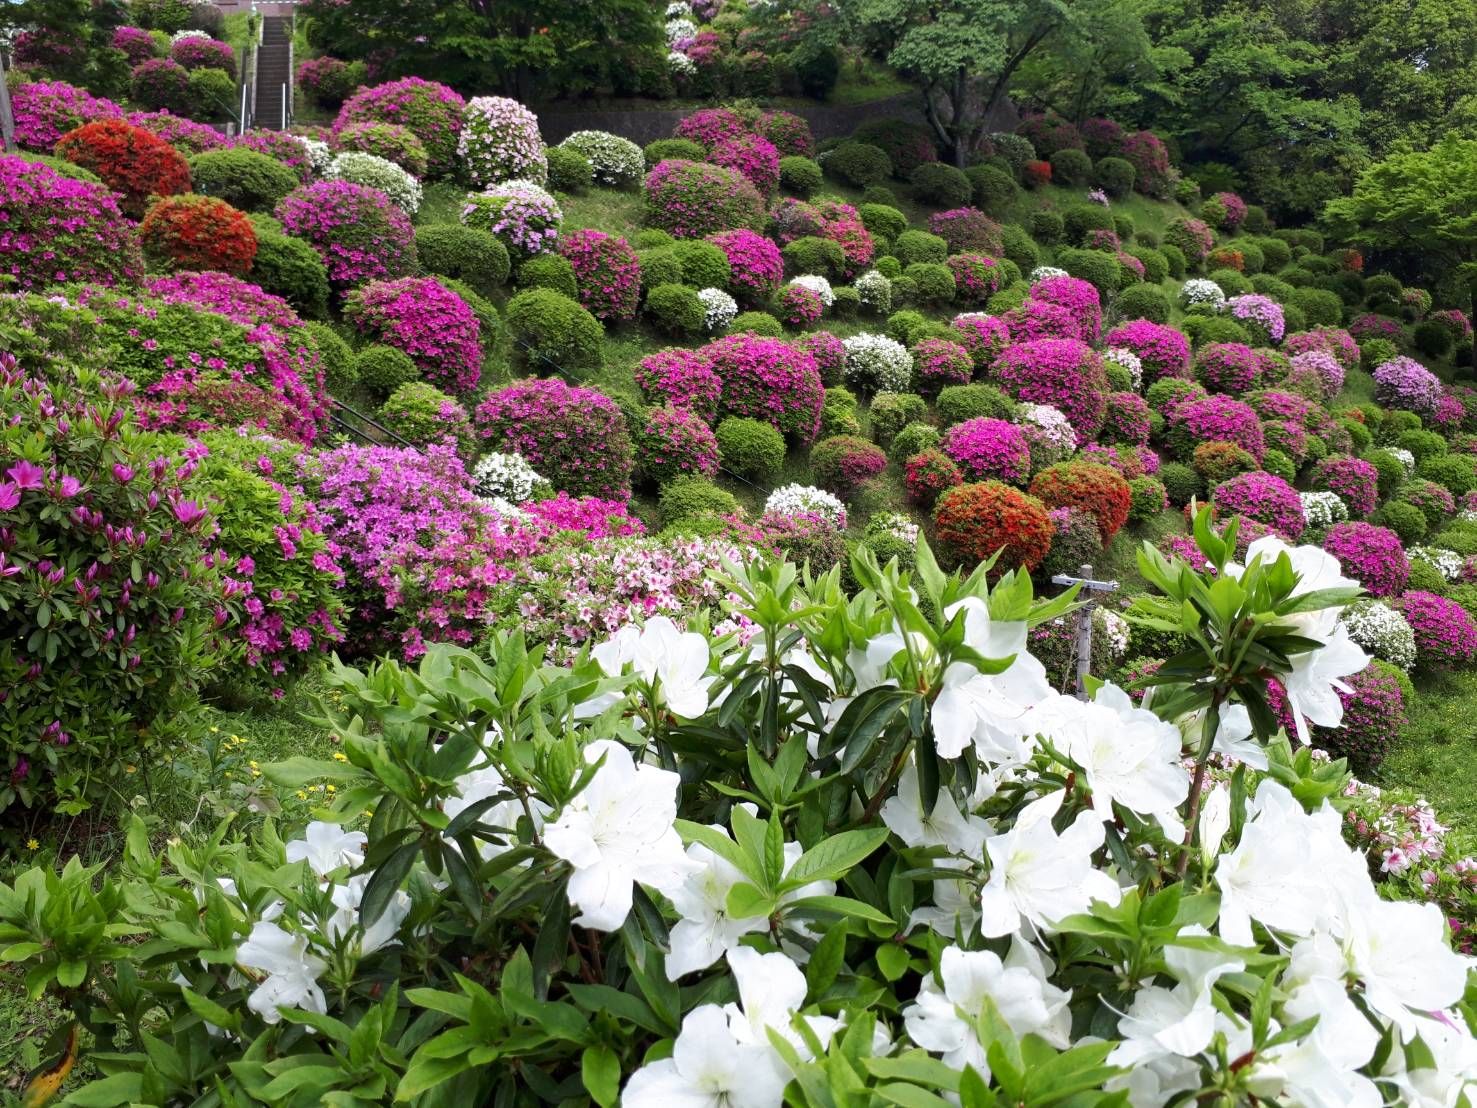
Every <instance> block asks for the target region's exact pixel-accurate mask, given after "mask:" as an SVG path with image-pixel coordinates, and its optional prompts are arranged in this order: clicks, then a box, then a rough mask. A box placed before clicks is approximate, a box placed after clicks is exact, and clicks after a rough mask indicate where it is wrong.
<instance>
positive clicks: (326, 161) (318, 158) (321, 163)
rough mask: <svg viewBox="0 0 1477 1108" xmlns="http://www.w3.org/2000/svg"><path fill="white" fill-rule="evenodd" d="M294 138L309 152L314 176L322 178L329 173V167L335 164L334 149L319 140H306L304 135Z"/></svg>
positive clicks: (309, 161)
mask: <svg viewBox="0 0 1477 1108" xmlns="http://www.w3.org/2000/svg"><path fill="white" fill-rule="evenodd" d="M292 137H293V138H295V139H297V140H298V142H300V143H302V144H303V149H304V150H306V151H307V152H308V165H309V166H310V167H311V168H312V170H313V176H315V177H322V176H323V175H324V174H325V173H327V172H328V167H329V166H330V165H332V164H333V147H331V146H329V145H328V143H326V142H322V141H320V140H318V139H313V138H304V137H303V136H302V135H293V136H292Z"/></svg>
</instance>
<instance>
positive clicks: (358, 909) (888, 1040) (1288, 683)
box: [0, 513, 1477, 1108]
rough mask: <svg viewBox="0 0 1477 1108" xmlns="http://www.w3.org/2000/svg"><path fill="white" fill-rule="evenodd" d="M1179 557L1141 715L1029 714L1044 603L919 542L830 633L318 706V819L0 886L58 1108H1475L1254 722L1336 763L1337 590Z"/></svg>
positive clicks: (1458, 1009)
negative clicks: (73, 1040) (73, 1052)
mask: <svg viewBox="0 0 1477 1108" xmlns="http://www.w3.org/2000/svg"><path fill="white" fill-rule="evenodd" d="M1228 531H1234V525H1232V527H1231V528H1228ZM1196 532H1197V539H1198V541H1199V544H1200V549H1201V554H1202V556H1203V558H1204V560H1205V561H1206V562H1208V563H1210V565H1211V566H1212V567H1213V570H1214V572H1205V573H1200V572H1197V571H1195V570H1194V569H1193V568H1191V567H1190V566H1189V565H1187V564H1186V563H1184V562H1182V561H1174V562H1170V561H1167V560H1165V558H1163V557H1162V556H1160V555H1159V554H1157V553H1156V552H1154V551H1153V550H1152V549H1148V548H1146V549H1145V550H1144V551H1143V553H1142V554H1141V556H1140V570H1141V572H1143V574H1144V576H1145V578H1146V579H1147V580H1148V581H1149V582H1150V583H1151V585H1153V586H1154V587H1155V588H1156V589H1157V590H1158V593H1159V594H1160V595H1156V596H1153V597H1145V598H1140V599H1139V600H1137V601H1135V603H1134V605H1133V606H1132V608H1131V609H1130V610H1129V612H1128V618H1129V619H1131V620H1136V621H1139V622H1142V623H1145V624H1147V625H1148V626H1151V627H1160V628H1165V629H1171V630H1174V631H1177V632H1181V633H1184V634H1185V635H1186V637H1187V641H1188V642H1189V643H1190V646H1189V648H1188V649H1187V650H1186V651H1185V652H1184V653H1182V654H1181V655H1179V656H1177V657H1176V658H1175V659H1173V660H1171V662H1169V663H1166V664H1165V665H1164V666H1162V667H1160V669H1159V670H1158V671H1157V673H1156V674H1155V675H1154V676H1153V677H1151V678H1148V679H1146V681H1145V684H1146V685H1147V686H1148V689H1147V692H1146V694H1145V696H1144V699H1143V701H1142V703H1136V702H1135V700H1134V698H1133V697H1132V696H1131V695H1130V694H1129V693H1128V692H1127V691H1125V690H1123V689H1119V688H1117V687H1115V686H1112V685H1101V686H1099V687H1098V688H1097V689H1096V692H1095V696H1094V698H1093V699H1092V700H1091V701H1090V702H1080V701H1078V700H1076V699H1074V698H1070V697H1065V696H1060V695H1057V694H1055V693H1053V692H1052V690H1051V689H1050V688H1049V687H1048V685H1047V682H1046V678H1045V672H1044V670H1043V668H1042V666H1041V664H1040V663H1039V662H1038V661H1037V660H1036V659H1035V658H1033V657H1032V656H1031V655H1030V654H1029V653H1028V652H1027V650H1026V643H1027V632H1028V629H1029V628H1030V627H1032V626H1035V625H1037V624H1040V623H1042V622H1044V621H1047V620H1050V619H1055V618H1058V617H1060V616H1062V615H1064V614H1066V613H1067V612H1068V611H1070V610H1071V609H1072V607H1073V604H1074V596H1073V594H1072V593H1070V592H1069V593H1066V594H1064V595H1062V596H1061V597H1058V598H1057V599H1055V600H1052V601H1050V602H1042V601H1039V600H1037V599H1035V598H1034V597H1033V596H1032V591H1031V583H1030V580H1029V578H1028V577H1026V576H1024V575H1021V574H1018V573H1007V574H1005V575H1004V576H1003V577H1000V578H999V580H998V581H997V582H995V583H994V585H993V586H991V585H990V583H989V580H988V576H987V574H988V567H986V566H981V567H980V568H979V569H978V570H976V572H974V573H973V574H972V575H970V576H969V577H968V578H961V577H960V576H958V575H954V576H946V575H944V574H943V573H942V572H941V571H940V570H939V568H938V566H937V565H936V563H935V562H934V560H933V557H932V555H931V553H930V552H929V550H928V547H927V546H926V545H922V544H920V545H919V547H918V550H917V570H916V575H915V576H913V577H911V578H910V577H908V576H907V575H904V574H901V573H900V572H899V571H898V570H897V568H896V566H895V565H894V566H889V567H888V568H886V569H882V568H880V567H879V566H878V565H877V563H876V561H875V560H873V559H871V558H869V557H868V556H867V555H865V554H862V555H859V556H858V557H857V558H856V559H855V560H854V562H853V565H852V572H853V574H854V575H855V577H856V579H857V581H858V582H859V583H860V585H861V589H860V591H859V592H858V593H857V594H856V595H855V596H854V597H851V598H848V597H847V596H846V594H845V593H843V591H842V590H841V587H840V571H839V568H838V569H836V570H833V571H832V572H831V573H830V574H828V575H825V576H823V577H820V578H818V579H811V578H809V577H808V576H807V577H805V578H804V579H803V580H802V577H801V574H800V572H799V571H798V570H797V569H796V568H795V567H793V566H790V565H787V564H783V563H773V562H764V561H757V562H754V563H751V564H749V565H748V566H747V567H746V568H743V569H739V568H737V567H732V568H731V571H730V573H729V575H728V576H726V577H725V578H724V579H723V580H722V581H720V582H717V583H716V584H717V587H719V588H720V589H724V590H727V591H731V592H732V593H733V595H735V596H736V597H738V598H739V599H738V601H736V602H735V607H736V609H737V610H738V613H739V614H741V615H742V616H743V618H744V619H745V620H747V621H748V622H749V624H750V625H752V626H753V627H754V628H757V634H756V635H755V637H753V638H752V639H751V640H749V641H748V642H747V643H746V644H743V645H740V644H739V643H738V642H737V641H736V640H735V639H734V638H732V637H727V636H715V635H714V634H712V633H710V632H709V631H708V630H706V628H705V627H703V626H701V625H699V626H695V627H690V628H689V629H688V630H687V631H679V630H678V629H677V628H676V627H675V626H673V625H672V624H671V622H670V621H668V620H666V619H665V618H664V617H657V618H653V619H651V620H649V621H648V622H647V623H646V624H645V625H644V626H643V627H639V628H638V627H634V626H633V627H628V628H625V629H623V630H622V631H621V632H619V633H618V634H617V635H615V636H614V637H612V638H611V639H609V640H607V641H605V642H603V643H601V644H599V645H598V646H596V647H594V648H593V649H592V650H590V651H588V652H586V653H584V654H582V655H581V656H580V657H579V658H577V659H576V660H575V662H574V664H573V665H572V667H570V668H557V667H552V666H548V665H546V664H544V661H543V659H542V657H541V656H540V653H539V651H538V650H536V649H535V650H530V649H529V648H528V646H527V645H526V644H525V643H524V642H523V640H522V639H521V638H519V637H518V636H516V635H514V636H508V635H499V636H496V637H495V638H494V639H493V641H492V642H491V644H490V648H489V654H488V656H487V657H486V658H482V657H479V656H476V655H473V654H471V653H468V652H466V651H463V650H460V649H457V648H454V647H448V646H435V647H432V648H431V650H430V651H429V653H428V654H427V655H426V656H425V657H424V658H423V659H422V660H421V662H420V665H419V667H418V668H416V669H414V670H412V669H407V668H403V667H402V666H400V665H399V664H397V663H395V662H391V661H385V662H380V663H378V664H376V665H374V666H373V667H371V668H370V669H369V670H368V671H367V672H361V671H357V670H353V669H349V668H346V667H343V666H336V667H335V668H334V669H333V670H332V671H331V674H330V677H329V685H330V690H331V692H332V693H333V694H334V696H333V698H332V699H333V701H334V705H335V706H334V709H333V714H332V715H331V716H330V717H328V718H326V719H325V720H324V722H325V725H327V726H331V727H332V729H333V733H334V734H335V735H337V736H339V738H340V741H341V747H340V749H341V752H342V755H343V761H336V760H335V761H313V760H309V759H302V758H297V759H293V760H291V761H289V762H286V763H281V764H278V765H274V766H267V767H263V770H264V772H265V773H266V774H267V775H268V776H269V777H270V778H271V779H272V780H274V781H276V782H277V783H279V784H280V785H282V786H284V787H290V788H299V787H302V786H304V785H306V784H307V783H309V782H313V781H322V782H325V783H326V784H331V785H332V786H333V789H334V791H333V792H332V793H331V794H325V796H331V798H332V800H331V802H330V803H328V804H327V805H326V807H325V808H324V809H323V810H322V811H320V812H319V813H318V817H319V818H318V820H317V821H316V822H315V823H314V824H313V825H312V826H310V827H309V829H308V830H307V832H306V834H305V835H304V836H301V837H297V836H293V837H291V839H290V841H289V842H288V843H287V844H286V845H285V846H284V844H283V841H282V839H281V838H280V837H279V835H278V833H277V831H276V829H275V828H274V827H273V826H272V825H271V824H270V823H269V824H267V825H265V826H263V827H262V829H261V831H260V832H259V833H257V834H256V835H254V836H252V837H251V838H250V839H249V840H246V841H236V840H233V838H232V835H231V832H230V828H229V826H223V827H222V828H221V829H220V830H219V832H218V833H217V835H215V836H214V837H213V838H212V840H211V841H210V842H209V843H207V844H205V845H203V846H200V847H198V848H188V847H185V846H183V845H178V844H175V845H170V846H167V847H166V849H165V852H164V854H163V855H162V856H161V855H156V854H154V853H153V851H152V850H151V849H150V846H149V842H148V837H147V835H146V834H145V833H144V830H143V828H142V826H141V824H139V823H137V822H135V824H134V825H133V826H132V827H131V828H130V830H129V833H128V836H127V850H126V856H125V859H124V862H123V864H122V867H121V869H120V873H119V876H118V877H117V878H113V877H108V876H104V875H101V874H100V873H99V872H98V871H96V870H92V869H88V868H86V867H83V866H82V865H81V864H80V863H79V862H76V861H73V862H71V863H69V865H68V867H67V869H66V870H65V871H63V872H62V873H61V874H60V875H57V874H52V873H49V872H45V871H42V870H40V869H33V870H31V871H29V872H26V873H24V874H22V875H21V876H20V877H18V878H17V880H16V882H15V884H14V885H13V886H5V887H0V938H3V939H4V941H5V944H6V950H5V957H6V958H7V959H8V960H10V961H12V962H15V963H17V968H18V969H20V970H21V971H22V972H23V973H24V976H25V981H26V985H27V988H28V990H29V992H30V995H31V996H32V997H33V998H39V997H40V996H41V995H42V994H44V993H47V992H49V993H51V994H52V997H53V1002H54V1003H56V1004H58V1005H60V1006H61V1007H63V1008H65V1009H67V1010H69V1011H70V1012H71V1013H72V1014H73V1015H74V1017H75V1019H76V1021H77V1024H78V1025H79V1027H80V1028H81V1029H82V1030H83V1031H85V1032H87V1033H88V1034H89V1035H90V1036H91V1037H92V1038H91V1039H90V1040H89V1041H92V1042H95V1043H96V1044H97V1047H96V1050H97V1053H96V1055H95V1063H96V1071H97V1073H98V1074H99V1076H98V1077H97V1078H96V1079H95V1080H93V1081H92V1082H91V1083H90V1084H87V1085H85V1086H84V1087H83V1088H82V1089H80V1090H79V1091H78V1093H76V1094H74V1096H75V1097H76V1098H78V1099H75V1100H74V1101H73V1102H74V1103H78V1104H128V1103H148V1104H235V1105H248V1104H250V1105H256V1104H261V1105H267V1104H270V1105H285V1106H297V1105H304V1106H306V1105H325V1104H329V1105H372V1104H388V1103H405V1104H413V1105H422V1106H431V1105H471V1104H504V1105H530V1106H531V1105H535V1104H548V1103H553V1104H569V1105H583V1104H596V1105H600V1106H601V1108H613V1106H614V1105H615V1104H616V1103H617V1102H618V1101H619V1103H620V1104H621V1105H622V1106H623V1108H673V1106H680V1108H780V1106H781V1105H788V1106H791V1108H823V1106H824V1108H840V1106H850V1105H857V1106H863V1105H865V1106H871V1105H902V1106H914V1105H917V1106H920V1108H944V1106H946V1105H964V1106H971V1108H973V1106H979V1108H984V1106H1004V1105H1041V1106H1049V1105H1060V1106H1063V1108H1075V1106H1083V1108H1087V1106H1101V1108H1109V1106H1123V1105H1132V1106H1145V1108H1148V1106H1155V1108H1157V1106H1163V1105H1171V1104H1182V1105H1199V1104H1204V1105H1227V1106H1229V1105H1236V1104H1253V1103H1256V1104H1278V1105H1287V1106H1310V1108H1311V1106H1319V1108H1322V1106H1332V1105H1341V1106H1342V1105H1354V1106H1360V1108H1363V1106H1368V1108H1378V1106H1380V1105H1384V1104H1393V1103H1400V1104H1419V1105H1431V1106H1435V1105H1462V1104H1466V1103H1468V1102H1469V1100H1468V1098H1469V1095H1470V1094H1471V1091H1472V1082H1473V1081H1474V1078H1477V1043H1474V1040H1473V1037H1472V1033H1471V1030H1470V1027H1471V1022H1472V1021H1473V1020H1474V1018H1477V1014H1474V1012H1473V1010H1472V1009H1471V1007H1470V1006H1469V1005H1468V1004H1466V1003H1465V1001H1464V992H1465V990H1466V988H1467V982H1468V979H1469V973H1470V970H1471V968H1472V966H1471V964H1470V962H1469V960H1468V959H1467V958H1464V957H1462V956H1460V955H1458V954H1456V953H1454V952H1453V951H1452V950H1451V949H1450V947H1449V945H1448V941H1447V937H1446V924H1445V921H1444V920H1443V918H1442V915H1441V912H1440V910H1439V909H1438V908H1436V906H1434V905H1431V904H1419V903H1412V902H1408V901H1396V900H1386V899H1382V898H1381V897H1380V896H1379V895H1378V893H1377V890H1376V887H1375V885H1374V884H1373V882H1372V880H1371V876H1370V873H1371V867H1370V865H1369V864H1368V862H1367V858H1366V855H1364V854H1362V853H1360V852H1359V851H1357V850H1355V849H1353V848H1352V847H1350V846H1349V845H1346V843H1345V840H1344V830H1343V824H1344V823H1345V821H1344V820H1343V819H1342V817H1341V815H1340V805H1341V804H1343V803H1345V801H1344V800H1343V795H1344V792H1345V790H1346V788H1347V787H1348V781H1349V779H1348V775H1347V773H1346V772H1345V771H1344V767H1343V764H1342V763H1341V762H1333V763H1330V762H1327V761H1326V760H1317V759H1314V758H1312V757H1311V756H1310V754H1309V752H1307V751H1300V752H1298V753H1297V754H1294V753H1293V750H1292V747H1291V746H1290V745H1289V743H1288V741H1287V738H1286V736H1285V735H1283V734H1282V733H1281V732H1280V731H1279V728H1278V724H1277V720H1276V716H1275V715H1274V713H1273V711H1272V709H1271V707H1270V705H1269V702H1268V700H1267V695H1266V691H1265V690H1266V688H1267V681H1268V680H1269V679H1274V680H1276V681H1278V682H1279V683H1280V684H1281V685H1282V686H1283V687H1284V688H1285V689H1286V691H1287V701H1288V703H1289V705H1290V708H1291V711H1292V712H1293V713H1294V716H1295V719H1296V721H1297V727H1298V729H1299V730H1302V729H1303V727H1304V726H1305V723H1306V722H1312V723H1316V724H1318V725H1319V726H1322V727H1336V726H1338V724H1339V722H1340V716H1341V712H1342V706H1341V702H1340V700H1339V697H1338V695H1337V692H1338V690H1339V688H1340V687H1341V684H1342V681H1343V679H1344V678H1345V677H1347V676H1348V675H1350V674H1352V673H1355V672H1357V671H1358V670H1359V669H1361V668H1362V667H1363V666H1364V665H1365V662H1366V659H1365V656H1364V654H1363V652H1362V651H1361V650H1360V649H1359V648H1358V647H1357V646H1356V645H1354V644H1353V643H1352V642H1351V641H1350V639H1349V637H1348V635H1347V633H1346V631H1345V630H1344V629H1342V628H1341V627H1340V625H1339V614H1340V611H1341V608H1342V607H1343V606H1344V605H1346V604H1347V603H1348V602H1349V601H1351V600H1353V599H1354V598H1355V597H1356V596H1357V595H1358V591H1359V590H1358V588H1357V587H1356V586H1354V585H1352V583H1351V582H1348V581H1347V580H1345V579H1344V578H1343V577H1342V576H1341V575H1340V572H1339V568H1338V563H1337V562H1336V561H1335V560H1334V559H1333V558H1332V557H1331V556H1329V555H1327V554H1325V553H1324V552H1323V551H1321V550H1319V549H1316V548H1313V547H1300V548H1296V549H1292V548H1289V547H1287V546H1285V545H1284V544H1282V543H1281V542H1280V541H1278V540H1276V539H1262V540H1259V541H1257V542H1255V543H1253V544H1252V545H1251V548H1250V551H1249V556H1248V559H1247V561H1246V563H1245V564H1244V565H1237V564H1234V563H1233V562H1231V561H1230V556H1231V554H1232V552H1233V551H1234V549H1235V543H1234V533H1231V534H1228V535H1227V536H1226V538H1225V539H1224V540H1223V539H1222V538H1218V537H1217V536H1215V535H1214V534H1213V533H1212V532H1211V530H1210V526H1209V520H1208V514H1206V513H1202V515H1201V517H1200V518H1199V519H1198V520H1197V524H1196ZM699 623H700V621H699ZM1233 766H1234V767H1235V768H1231V767H1233ZM356 882H357V883H358V884H357V885H356Z"/></svg>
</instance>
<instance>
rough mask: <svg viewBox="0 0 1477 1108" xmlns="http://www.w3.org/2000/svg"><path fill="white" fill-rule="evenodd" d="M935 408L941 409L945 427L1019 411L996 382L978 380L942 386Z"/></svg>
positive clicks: (999, 417) (1006, 416) (995, 417)
mask: <svg viewBox="0 0 1477 1108" xmlns="http://www.w3.org/2000/svg"><path fill="white" fill-rule="evenodd" d="M934 408H935V409H936V410H937V412H938V419H939V426H940V427H944V428H949V427H952V426H954V424H956V423H963V422H964V421H965V420H967V419H978V418H979V417H981V416H988V417H989V418H991V419H1011V418H1012V417H1014V415H1015V401H1013V400H1011V398H1010V397H1008V396H1006V395H1005V394H1004V393H1003V392H1001V391H1000V390H999V389H997V388H996V387H995V386H994V385H985V384H981V383H980V382H978V381H976V382H975V383H973V384H969V385H950V386H949V387H948V388H946V389H942V390H940V391H939V395H938V399H937V400H936V401H934Z"/></svg>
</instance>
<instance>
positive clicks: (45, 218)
mask: <svg viewBox="0 0 1477 1108" xmlns="http://www.w3.org/2000/svg"><path fill="white" fill-rule="evenodd" d="M0 259H3V260H0V270H3V272H5V273H6V274H8V275H9V276H10V277H12V278H14V280H15V281H16V287H18V288H20V289H21V290H27V289H37V288H44V287H45V286H47V285H50V284H60V283H62V282H65V281H88V282H95V283H98V284H107V285H113V284H127V283H131V282H133V281H137V280H138V279H139V277H141V276H142V275H143V270H144V260H143V256H142V254H140V252H139V240H138V231H137V229H136V228H135V226H134V225H133V224H132V223H130V222H129V221H128V220H126V219H124V218H123V213H122V212H120V211H119V209H118V201H117V197H115V196H114V194H113V193H112V192H111V191H110V190H109V189H107V188H106V187H104V186H102V185H96V184H91V183H89V182H86V181H74V180H72V179H71V178H69V177H63V176H62V175H61V174H60V173H57V172H56V171H55V170H53V169H51V168H50V167H49V166H44V165H41V164H39V163H37V162H28V161H23V160H21V159H20V158H17V157H3V156H0Z"/></svg>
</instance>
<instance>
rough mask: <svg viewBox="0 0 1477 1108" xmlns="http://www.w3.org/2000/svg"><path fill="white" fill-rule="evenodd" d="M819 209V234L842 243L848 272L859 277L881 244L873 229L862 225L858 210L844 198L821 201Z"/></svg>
mask: <svg viewBox="0 0 1477 1108" xmlns="http://www.w3.org/2000/svg"><path fill="white" fill-rule="evenodd" d="M815 212H816V215H817V216H818V217H819V219H820V229H819V230H818V231H817V232H816V234H818V235H820V237H821V238H823V239H830V240H831V241H832V242H834V243H836V244H837V245H838V246H840V247H841V253H842V254H843V255H845V257H846V269H845V276H846V277H848V278H851V277H855V276H856V275H857V274H859V273H861V272H862V271H863V270H864V269H866V268H867V266H868V265H869V264H870V263H871V261H872V256H873V255H874V254H875V253H876V251H877V245H876V243H874V242H873V241H872V234H871V232H870V231H868V230H867V229H866V227H865V226H863V225H862V218H861V216H860V215H859V214H858V213H857V210H856V209H855V208H854V207H852V206H851V205H850V204H847V203H845V202H844V201H841V200H835V199H831V200H820V201H817V203H816V205H815Z"/></svg>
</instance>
